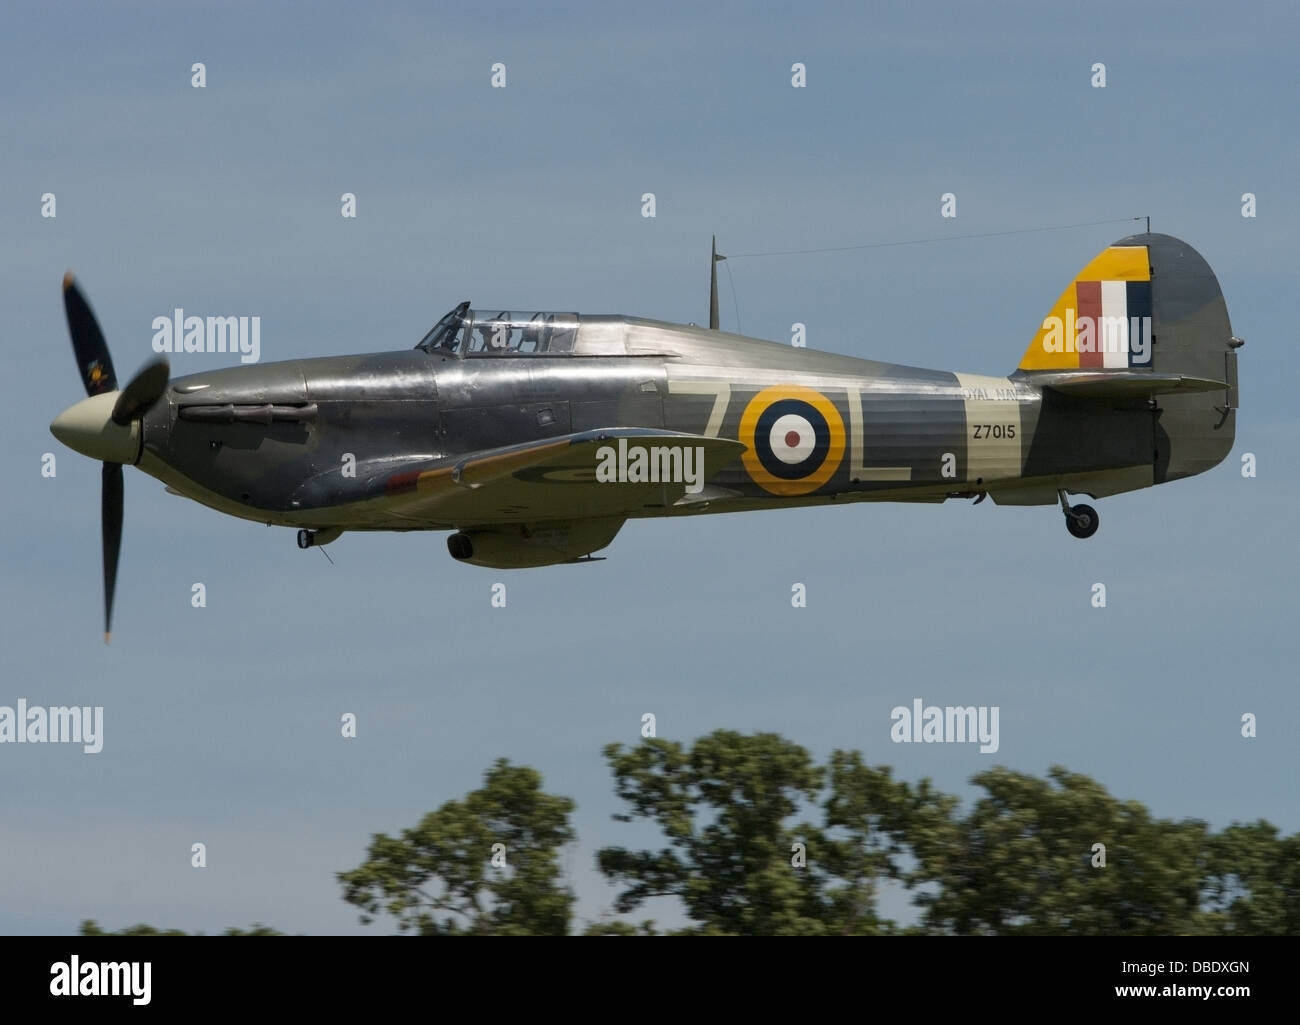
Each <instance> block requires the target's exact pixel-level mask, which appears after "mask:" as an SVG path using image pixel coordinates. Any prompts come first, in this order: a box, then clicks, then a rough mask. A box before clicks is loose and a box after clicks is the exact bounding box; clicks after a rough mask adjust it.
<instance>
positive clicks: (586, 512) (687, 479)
mask: <svg viewBox="0 0 1300 1025" xmlns="http://www.w3.org/2000/svg"><path fill="white" fill-rule="evenodd" d="M744 451H745V446H744V445H742V444H741V443H740V442H738V441H731V440H728V439H725V438H709V437H704V436H702V435H696V434H681V433H679V432H676V431H664V430H656V429H653V428H639V427H611V428H603V429H600V430H595V431H584V432H581V433H579V434H569V435H565V436H563V437H559V438H546V439H543V440H540V441H532V442H527V443H525V444H522V445H510V446H507V447H505V448H497V449H488V450H485V451H482V452H476V453H473V454H471V455H467V456H461V457H459V458H456V459H451V460H441V461H438V462H436V463H433V464H430V465H428V466H425V467H418V466H417V467H414V468H411V467H408V468H406V469H404V470H403V471H402V472H399V473H394V474H391V475H389V476H388V477H387V478H386V479H385V480H384V482H383V495H384V499H385V501H384V505H385V508H386V512H387V513H388V514H389V515H391V516H394V517H397V518H400V519H409V520H411V521H413V525H414V523H415V522H419V523H430V522H436V523H450V524H457V525H462V524H489V523H494V522H513V521H519V520H550V519H575V518H587V517H593V516H629V515H632V514H634V513H638V512H640V511H641V510H642V509H645V508H660V507H667V506H671V505H673V504H675V503H677V502H678V501H679V500H680V499H682V498H683V497H686V498H689V497H690V496H691V495H694V494H699V493H700V492H701V489H702V488H703V486H704V482H705V481H707V480H708V479H709V478H710V477H712V476H713V475H714V474H715V473H717V472H718V470H720V469H722V467H724V466H726V465H727V464H728V463H730V462H732V461H734V460H736V459H739V458H740V455H741V453H742V452H744ZM638 452H640V453H642V455H638V454H637V453H638Z"/></svg>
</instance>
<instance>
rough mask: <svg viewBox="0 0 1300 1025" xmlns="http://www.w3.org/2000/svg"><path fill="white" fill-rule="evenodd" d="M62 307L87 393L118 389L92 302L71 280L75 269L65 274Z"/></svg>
mask: <svg viewBox="0 0 1300 1025" xmlns="http://www.w3.org/2000/svg"><path fill="white" fill-rule="evenodd" d="M63 309H64V311H65V312H66V313H67V315H68V333H69V334H70V335H72V351H73V352H74V353H75V354H76V357H77V371H78V373H80V374H81V383H82V384H84V385H85V386H86V394H87V395H99V394H100V393H101V392H106V391H115V390H116V389H117V374H116V373H114V371H113V358H112V357H111V356H110V355H109V354H108V344H107V343H106V342H105V341H104V332H102V331H101V330H100V329H99V321H97V320H96V319H95V314H94V313H93V312H91V309H90V303H88V302H86V297H85V296H84V295H82V294H81V289H80V288H78V287H77V283H76V282H75V281H73V280H72V271H68V273H67V274H65V275H63Z"/></svg>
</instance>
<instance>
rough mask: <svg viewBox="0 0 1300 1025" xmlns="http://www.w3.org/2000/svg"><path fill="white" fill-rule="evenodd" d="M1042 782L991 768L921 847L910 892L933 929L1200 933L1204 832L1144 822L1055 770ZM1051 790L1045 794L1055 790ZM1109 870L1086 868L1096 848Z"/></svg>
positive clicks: (1133, 808) (1098, 789)
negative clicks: (979, 790)
mask: <svg viewBox="0 0 1300 1025" xmlns="http://www.w3.org/2000/svg"><path fill="white" fill-rule="evenodd" d="M1048 775H1049V777H1050V782H1049V781H1048V780H1041V779H1037V778H1035V777H1033V776H1029V775H1026V774H1025V773H1020V772H1012V771H1011V770H1009V769H1001V768H999V769H992V770H990V771H988V772H982V773H980V774H978V775H977V776H975V778H974V780H973V782H974V783H976V784H978V785H979V786H981V787H983V788H984V790H985V791H987V794H988V796H986V797H984V798H981V799H980V800H979V801H978V802H976V804H975V806H974V808H972V810H971V812H970V814H969V815H967V816H965V817H964V818H950V819H949V820H948V821H947V822H946V823H945V822H941V821H940V822H936V823H935V824H934V831H933V834H932V835H931V837H928V838H927V841H926V842H924V843H918V845H917V848H916V850H917V854H918V858H919V861H920V865H919V867H918V868H917V869H916V870H915V871H914V872H913V873H911V876H910V879H909V882H911V883H912V884H914V885H915V884H917V883H929V884H932V886H933V889H932V891H931V892H923V893H921V894H919V895H918V897H917V900H916V903H917V904H918V905H919V906H920V907H922V908H924V914H923V918H922V921H923V923H924V925H925V926H926V928H927V931H929V932H945V933H962V934H966V933H987V934H996V935H1014V934H1019V933H1027V934H1038V935H1042V934H1070V935H1116V934H1121V935H1160V936H1170V935H1183V934H1188V933H1198V932H1204V931H1205V930H1206V927H1207V924H1208V923H1207V922H1206V921H1205V920H1204V919H1203V917H1202V915H1201V913H1200V904H1201V892H1202V890H1203V888H1204V886H1205V883H1206V855H1207V847H1206V840H1207V832H1206V827H1205V824H1204V823H1202V822H1197V821H1194V820H1188V821H1183V822H1172V821H1169V820H1167V819H1152V818H1151V816H1150V814H1149V813H1148V812H1147V810H1146V808H1144V807H1143V806H1142V805H1140V804H1138V803H1137V802H1136V801H1128V802H1121V801H1119V800H1117V799H1116V798H1114V797H1112V796H1111V795H1110V794H1108V793H1107V792H1106V790H1105V788H1103V787H1102V786H1101V785H1100V784H1098V783H1096V782H1094V781H1093V780H1091V779H1089V778H1088V777H1086V776H1080V775H1076V774H1074V773H1070V772H1067V771H1066V770H1065V769H1063V768H1060V767H1059V766H1057V767H1053V768H1052V769H1051V771H1050V772H1049V774H1048ZM1053 783H1055V784H1056V785H1055V786H1053V785H1052V784H1053ZM1099 843H1100V844H1104V845H1105V857H1106V863H1105V867H1100V866H1094V864H1093V860H1094V857H1095V855H1094V853H1093V845H1094V844H1099Z"/></svg>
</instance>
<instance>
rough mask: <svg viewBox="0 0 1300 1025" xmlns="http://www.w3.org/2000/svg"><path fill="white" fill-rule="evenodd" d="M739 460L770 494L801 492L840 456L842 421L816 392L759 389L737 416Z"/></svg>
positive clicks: (823, 477) (818, 482) (825, 476)
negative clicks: (738, 425)
mask: <svg viewBox="0 0 1300 1025" xmlns="http://www.w3.org/2000/svg"><path fill="white" fill-rule="evenodd" d="M740 441H741V443H742V444H743V445H744V446H745V454H744V455H743V456H741V461H742V462H743V463H744V465H745V469H746V470H747V471H748V472H749V476H750V477H751V478H752V479H753V481H754V483H755V484H757V485H758V486H759V487H761V488H762V489H763V490H764V491H769V492H771V493H772V494H774V495H806V494H808V493H809V492H812V491H816V490H817V489H818V488H820V487H821V486H822V485H823V484H825V483H827V482H828V481H829V480H830V479H831V477H833V476H834V475H835V471H836V470H838V469H839V466H840V463H841V462H842V461H843V459H844V420H843V418H842V417H841V416H840V414H839V410H837V409H836V408H835V404H834V403H833V402H831V400H830V399H828V398H827V397H826V396H825V395H823V394H822V393H821V392H818V391H813V390H812V389H811V388H804V387H801V386H799V385H796V384H785V385H778V386H776V387H774V388H764V389H763V390H762V391H761V392H759V393H758V394H757V395H755V396H754V397H753V398H752V399H750V400H749V405H747V406H746V407H745V411H744V412H743V413H742V414H741V415H740Z"/></svg>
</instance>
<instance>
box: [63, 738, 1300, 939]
mask: <svg viewBox="0 0 1300 1025" xmlns="http://www.w3.org/2000/svg"><path fill="white" fill-rule="evenodd" d="M604 753H605V757H606V759H607V760H608V762H609V765H610V768H611V770H612V772H613V776H614V785H615V792H616V794H617V795H618V797H619V798H620V799H621V800H622V801H623V802H624V803H625V805H626V807H627V811H626V812H625V813H622V814H618V815H615V816H614V818H615V819H616V820H618V821H621V822H633V821H644V822H649V823H653V824H654V825H656V826H657V827H658V828H659V830H660V832H661V833H662V836H663V840H664V843H665V846H663V847H662V848H660V849H657V850H627V849H625V848H622V847H609V848H604V849H602V850H600V851H599V852H597V864H598V865H599V867H600V869H601V871H602V872H603V873H604V874H605V875H606V876H607V877H608V878H609V879H610V880H612V881H614V882H615V883H617V884H619V885H620V886H621V887H622V889H621V891H620V892H619V894H618V896H617V898H616V900H615V907H616V909H617V911H618V913H620V914H627V913H628V912H630V911H632V910H633V909H635V908H638V907H640V906H641V905H643V904H644V903H645V902H646V901H649V900H652V899H653V898H656V897H670V898H676V899H677V900H679V901H680V902H681V905H682V907H683V908H684V909H685V912H686V915H687V917H688V919H689V921H690V924H689V925H688V926H687V927H686V928H685V929H682V930H679V933H678V934H687V933H694V934H712V935H826V934H839V935H850V934H859V935H860V934H871V933H890V932H899V931H905V932H909V933H946V934H986V935H1015V934H1030V935H1055V934H1062V935H1064V934H1068V935H1159V936H1173V935H1296V934H1297V933H1300V834H1297V835H1294V836H1290V837H1283V836H1281V835H1279V833H1278V830H1277V829H1276V828H1275V827H1274V826H1272V825H1270V824H1269V823H1267V822H1262V821H1261V822H1255V823H1253V824H1249V825H1236V824H1234V825H1232V826H1229V827H1228V828H1226V829H1224V830H1222V831H1221V832H1219V833H1212V832H1211V831H1210V830H1209V829H1208V828H1207V826H1206V824H1205V823H1203V822H1200V821H1198V820H1195V819H1185V820H1182V821H1172V820H1169V819H1156V818H1153V817H1152V816H1151V814H1150V812H1148V810H1147V809H1146V808H1145V807H1143V806H1142V805H1141V804H1139V803H1138V802H1136V801H1121V800H1119V799H1118V798H1115V797H1113V796H1111V795H1110V794H1109V793H1108V792H1107V791H1106V789H1105V788H1104V787H1103V786H1101V784H1099V783H1097V782H1096V781H1094V780H1092V779H1089V778H1088V777H1086V776H1082V775H1079V774H1076V773H1071V772H1068V771H1066V770H1065V769H1063V768H1060V767H1053V768H1052V769H1051V770H1050V771H1049V773H1048V777H1047V778H1046V779H1039V778H1037V777H1034V776H1031V775H1028V774H1026V773H1021V772H1013V771H1011V770H1009V769H1004V768H994V769H990V770H988V771H986V772H982V773H979V774H978V775H976V776H975V777H974V778H973V779H972V783H974V784H975V785H976V786H978V787H979V788H980V789H981V790H982V791H983V796H982V797H980V798H979V799H978V800H976V801H975V802H974V804H973V805H972V806H971V807H970V809H969V811H967V812H965V813H963V812H962V810H961V808H960V806H959V802H958V800H957V798H955V797H953V796H951V795H949V794H944V793H940V792H939V791H937V790H935V789H934V788H933V786H932V785H931V783H930V781H929V780H922V781H921V782H920V783H917V784H915V785H913V784H908V783H905V782H902V781H897V780H894V779H893V778H892V775H891V772H890V770H889V768H887V767H884V766H880V767H877V768H872V767H870V766H868V765H866V764H864V763H863V760H862V756H861V755H860V754H859V753H858V752H856V751H835V752H832V754H831V756H830V760H829V762H828V763H827V764H826V765H825V766H819V765H817V764H815V763H814V761H813V759H812V757H811V756H810V755H809V753H808V752H807V751H806V750H805V749H804V748H802V747H799V746H798V745H796V744H793V743H791V742H790V741H787V740H785V739H784V738H782V737H780V736H777V735H776V734H772V733H759V734H753V735H749V736H746V735H743V734H740V733H736V732H733V731H728V730H718V731H716V732H714V733H711V734H709V735H708V736H705V737H701V738H700V739H698V740H697V741H696V742H695V743H694V744H693V745H691V746H689V747H685V746H683V745H682V744H680V743H676V742H672V741H667V740H662V739H649V740H646V741H644V742H642V743H638V744H636V745H634V746H632V747H624V746H622V745H620V744H611V745H609V746H607V747H606V748H605V750H604ZM541 784H542V780H541V776H540V775H539V774H538V773H537V772H536V771H534V770H533V769H529V768H524V767H519V766H512V765H510V764H509V762H507V761H505V760H498V761H497V762H496V763H495V764H494V765H493V766H492V768H491V769H490V770H489V771H488V772H487V773H486V775H485V777H484V783H483V786H482V787H481V788H480V789H478V790H475V791H473V792H472V793H470V794H468V795H467V796H466V797H465V798H464V799H463V800H460V801H449V802H447V803H446V804H444V805H443V806H442V807H440V808H439V809H438V810H436V811H433V812H430V813H429V814H428V815H426V816H425V817H424V818H423V820H421V822H420V823H419V825H417V826H416V827H415V828H413V829H407V830H403V831H402V832H401V834H400V835H398V836H396V837H390V836H388V835H386V834H382V833H380V834H376V835H375V836H374V837H372V839H371V843H370V847H369V850H368V854H367V860H366V862H365V863H364V864H362V865H361V866H360V867H358V868H356V869H353V870H352V871H350V872H341V873H339V874H338V879H339V881H340V882H341V883H342V884H343V887H344V899H345V900H347V901H348V902H349V903H350V904H353V905H355V906H356V907H358V908H359V909H361V913H362V914H361V920H362V921H363V922H370V921H373V919H374V918H375V917H376V916H378V915H380V914H389V915H392V916H393V917H394V918H395V919H396V921H397V928H398V929H399V931H402V932H417V933H420V934H424V935H467V934H477V935H486V934H497V935H501V934H510V935H542V934H546V935H559V934H565V933H567V932H568V930H569V927H570V917H571V913H572V907H573V893H572V892H571V890H569V889H568V888H566V887H565V886H563V885H562V873H561V870H560V864H559V854H560V851H561V849H562V848H563V847H564V846H565V845H566V844H568V843H570V842H572V841H573V839H574V837H573V832H572V830H571V828H570V826H569V815H570V813H571V812H572V811H573V807H574V805H573V802H572V801H571V800H569V799H568V798H565V797H557V796H554V795H551V794H546V793H544V792H543V791H542V789H541ZM494 844H502V845H504V848H505V850H504V854H505V858H506V865H505V867H497V866H494V865H493V864H492V854H493V845H494ZM1096 845H1104V848H1105V851H1104V854H1105V864H1104V865H1103V864H1101V857H1100V848H1097V847H1096ZM889 880H893V881H895V882H897V883H899V884H901V885H903V886H905V887H907V888H909V889H910V890H912V892H913V904H914V906H915V907H916V908H917V909H918V910H919V911H920V912H921V915H920V921H919V923H918V924H916V925H914V926H910V927H909V928H907V929H906V930H900V929H899V927H898V926H897V925H896V924H895V923H894V922H891V921H888V920H885V919H881V918H880V917H879V915H878V913H877V905H876V901H877V896H878V892H879V887H880V885H881V884H882V883H883V882H886V881H889ZM657 934H658V933H657V932H656V929H655V923H654V922H653V921H642V922H641V923H640V925H633V924H631V923H630V922H625V921H618V920H613V921H611V920H601V921H597V922H593V923H591V924H589V925H587V926H586V928H585V929H584V930H583V935H587V936H653V935H657ZM81 935H83V936H105V935H114V936H184V935H187V934H186V933H184V932H181V931H180V930H176V929H169V930H160V929H157V928H155V927H153V926H149V925H143V924H141V925H135V926H130V927H129V928H126V929H123V930H121V931H120V932H116V933H107V932H105V931H104V930H102V929H101V928H100V927H99V925H98V924H97V923H96V922H95V921H94V920H91V919H87V920H86V921H84V922H82V924H81ZM200 935H201V934H200ZM225 935H227V936H278V935H282V934H281V933H279V932H277V931H276V930H274V929H271V928H269V927H267V926H263V925H258V924H254V925H253V927H252V928H251V929H248V930H240V929H227V930H226V932H225Z"/></svg>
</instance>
